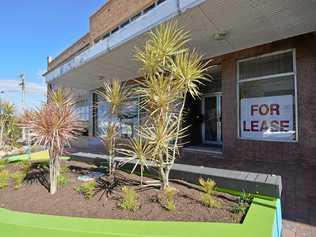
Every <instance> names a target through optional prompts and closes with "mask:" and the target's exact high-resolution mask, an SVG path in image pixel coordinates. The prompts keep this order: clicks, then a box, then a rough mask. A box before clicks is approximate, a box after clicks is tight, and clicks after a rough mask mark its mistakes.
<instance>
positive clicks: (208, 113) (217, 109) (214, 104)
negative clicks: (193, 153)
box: [202, 94, 222, 145]
mask: <svg viewBox="0 0 316 237" xmlns="http://www.w3.org/2000/svg"><path fill="white" fill-rule="evenodd" d="M221 107H222V96H221V95H220V94H214V95H209V96H205V97H203V98H202V113H203V123H202V136H203V143H206V144H219V145H220V144H222V111H221Z"/></svg>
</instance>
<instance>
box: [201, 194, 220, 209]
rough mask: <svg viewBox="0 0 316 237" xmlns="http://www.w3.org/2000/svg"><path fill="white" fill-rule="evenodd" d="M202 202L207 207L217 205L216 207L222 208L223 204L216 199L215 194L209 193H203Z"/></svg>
mask: <svg viewBox="0 0 316 237" xmlns="http://www.w3.org/2000/svg"><path fill="white" fill-rule="evenodd" d="M201 202H202V204H203V205H204V206H207V207H215V208H220V207H221V206H222V204H221V202H219V201H218V200H216V199H215V198H214V197H213V195H210V194H208V193H203V194H202V195H201Z"/></svg>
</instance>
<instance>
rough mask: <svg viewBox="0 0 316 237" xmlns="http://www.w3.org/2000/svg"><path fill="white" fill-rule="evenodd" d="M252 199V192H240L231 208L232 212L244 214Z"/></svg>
mask: <svg viewBox="0 0 316 237" xmlns="http://www.w3.org/2000/svg"><path fill="white" fill-rule="evenodd" d="M252 199H253V195H252V194H247V193H246V192H242V194H241V196H240V198H239V200H238V203H236V204H235V205H234V206H233V208H232V213H235V214H239V213H241V214H242V215H245V214H246V212H247V209H248V207H249V205H250V203H251V201H252Z"/></svg>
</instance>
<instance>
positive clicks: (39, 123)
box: [23, 88, 81, 194]
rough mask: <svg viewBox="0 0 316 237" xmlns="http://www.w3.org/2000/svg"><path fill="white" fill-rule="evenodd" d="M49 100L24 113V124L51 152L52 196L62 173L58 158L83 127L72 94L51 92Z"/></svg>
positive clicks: (38, 142)
mask: <svg viewBox="0 0 316 237" xmlns="http://www.w3.org/2000/svg"><path fill="white" fill-rule="evenodd" d="M48 97H49V99H48V103H47V104H45V105H43V106H42V107H41V108H39V109H37V110H35V111H33V112H28V113H26V114H25V117H24V124H23V125H24V127H26V128H29V129H31V130H32V131H33V133H34V134H35V136H34V138H35V143H36V144H40V145H43V146H45V147H46V148H47V149H48V150H49V158H50V164H49V169H50V193H51V194H54V193H55V192H56V191H57V180H58V176H59V174H60V160H59V157H60V156H61V155H62V154H63V151H64V147H65V146H70V141H71V140H73V139H75V137H76V136H77V135H79V131H80V130H81V124H80V122H79V117H78V115H77V113H76V110H75V106H74V105H75V102H74V99H73V98H72V96H71V94H70V92H69V91H67V90H66V89H62V88H60V89H57V90H56V91H50V92H49V95H48Z"/></svg>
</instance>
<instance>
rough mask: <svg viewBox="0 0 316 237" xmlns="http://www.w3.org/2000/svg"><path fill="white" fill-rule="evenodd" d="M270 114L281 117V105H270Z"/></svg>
mask: <svg viewBox="0 0 316 237" xmlns="http://www.w3.org/2000/svg"><path fill="white" fill-rule="evenodd" d="M270 111H271V112H270V114H271V115H273V112H275V113H276V115H280V105H279V104H271V105H270Z"/></svg>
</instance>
